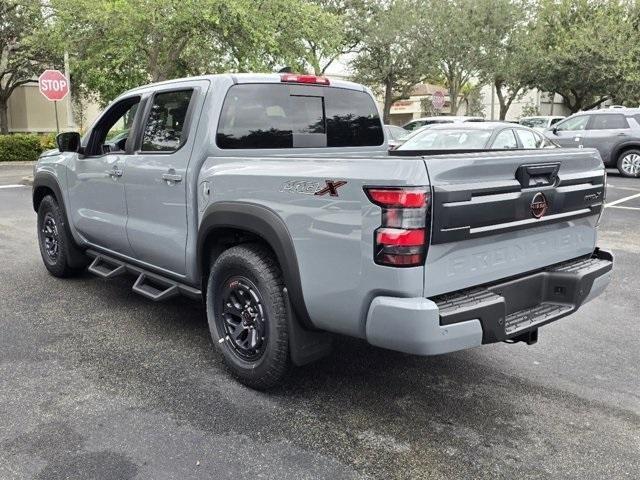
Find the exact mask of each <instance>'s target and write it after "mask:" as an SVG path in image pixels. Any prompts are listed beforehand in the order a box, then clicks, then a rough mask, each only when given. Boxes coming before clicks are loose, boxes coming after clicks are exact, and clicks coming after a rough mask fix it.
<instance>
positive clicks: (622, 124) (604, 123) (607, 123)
mask: <svg viewBox="0 0 640 480" xmlns="http://www.w3.org/2000/svg"><path fill="white" fill-rule="evenodd" d="M621 128H629V124H628V123H627V119H626V118H624V115H620V114H617V113H616V114H613V113H602V114H600V115H598V114H596V115H593V120H592V121H591V125H589V130H614V129H615V130H617V129H621Z"/></svg>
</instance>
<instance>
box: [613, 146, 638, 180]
mask: <svg viewBox="0 0 640 480" xmlns="http://www.w3.org/2000/svg"><path fill="white" fill-rule="evenodd" d="M618 170H619V171H620V173H621V174H622V175H624V176H625V177H639V176H640V150H635V149H634V150H625V151H624V152H622V153H621V154H620V156H619V157H618Z"/></svg>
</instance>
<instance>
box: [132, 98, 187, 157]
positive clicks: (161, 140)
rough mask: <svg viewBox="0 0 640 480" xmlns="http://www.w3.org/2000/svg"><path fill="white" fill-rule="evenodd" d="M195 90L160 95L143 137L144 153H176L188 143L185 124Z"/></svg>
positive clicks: (152, 108) (153, 106) (155, 99)
mask: <svg viewBox="0 0 640 480" xmlns="http://www.w3.org/2000/svg"><path fill="white" fill-rule="evenodd" d="M192 93H193V90H182V91H179V92H165V93H158V94H156V95H155V96H154V97H153V105H151V111H150V112H149V117H148V118H147V123H146V124H145V127H144V133H143V135H142V151H143V152H174V151H176V150H178V149H179V148H180V147H181V146H182V145H183V144H184V142H185V141H186V134H187V132H186V130H185V129H184V124H185V121H186V119H187V110H188V109H189V102H190V101H191V95H192Z"/></svg>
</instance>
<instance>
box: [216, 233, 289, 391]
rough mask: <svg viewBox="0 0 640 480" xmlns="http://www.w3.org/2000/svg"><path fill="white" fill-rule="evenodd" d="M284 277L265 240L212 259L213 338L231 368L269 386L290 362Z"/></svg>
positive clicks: (257, 384) (245, 380) (252, 383)
mask: <svg viewBox="0 0 640 480" xmlns="http://www.w3.org/2000/svg"><path fill="white" fill-rule="evenodd" d="M283 289H284V282H283V280H282V274H281V271H280V267H279V266H278V263H277V261H276V260H275V258H274V257H273V254H272V253H271V252H270V251H269V250H268V249H267V248H265V247H263V246H262V245H259V244H246V245H239V246H236V247H232V248H230V249H228V250H226V251H225V252H223V253H222V254H221V255H220V256H219V257H218V258H217V259H216V260H215V262H213V264H212V265H211V269H210V272H209V277H208V281H207V291H206V302H207V318H208V321H209V329H210V331H211V336H212V338H213V341H214V342H215V344H216V345H217V346H219V348H220V349H221V351H222V355H223V356H224V360H225V363H226V365H227V367H228V368H229V370H230V371H231V373H232V374H233V375H234V376H235V377H237V378H238V379H239V380H240V381H241V382H242V383H244V384H245V385H247V386H249V387H252V388H256V389H266V388H270V387H273V386H274V385H276V384H277V383H279V382H280V381H281V380H282V378H283V377H284V375H285V374H286V372H287V370H288V368H289V365H290V360H289V332H288V327H287V325H288V324H287V310H286V307H285V298H284V292H283Z"/></svg>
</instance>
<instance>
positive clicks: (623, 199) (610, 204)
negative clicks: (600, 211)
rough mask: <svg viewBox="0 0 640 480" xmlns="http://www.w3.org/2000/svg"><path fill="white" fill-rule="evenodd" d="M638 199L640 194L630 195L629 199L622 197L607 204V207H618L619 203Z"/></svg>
mask: <svg viewBox="0 0 640 480" xmlns="http://www.w3.org/2000/svg"><path fill="white" fill-rule="evenodd" d="M638 197H640V193H636V194H635V195H629V196H628V197H622V198H619V199H618V200H615V201H613V202H611V203H607V204H605V207H613V206H614V205H618V204H619V203H622V202H626V201H627V200H633V199H634V198H638Z"/></svg>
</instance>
